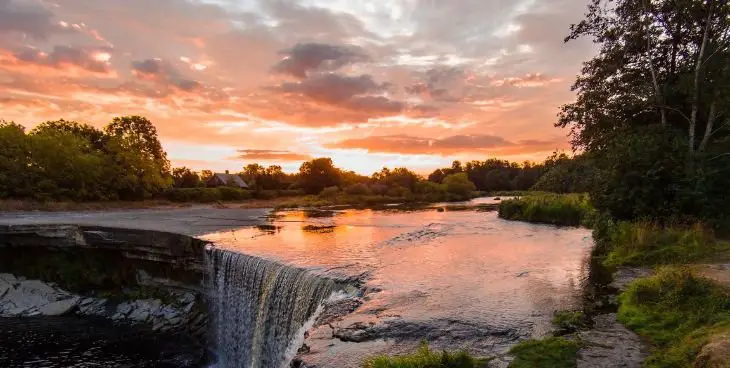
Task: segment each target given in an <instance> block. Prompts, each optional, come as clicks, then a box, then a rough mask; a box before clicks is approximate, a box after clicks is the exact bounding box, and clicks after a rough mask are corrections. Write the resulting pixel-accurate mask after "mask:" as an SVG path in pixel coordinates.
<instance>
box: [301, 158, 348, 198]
mask: <svg viewBox="0 0 730 368" xmlns="http://www.w3.org/2000/svg"><path fill="white" fill-rule="evenodd" d="M339 184H340V170H339V169H337V168H336V167H335V165H334V164H333V163H332V159H331V158H315V159H313V160H310V161H306V162H304V163H303V164H302V166H301V167H299V186H300V187H301V188H302V189H304V190H305V191H306V192H307V193H309V194H318V193H319V192H321V191H322V189H324V188H327V187H333V186H338V185H339Z"/></svg>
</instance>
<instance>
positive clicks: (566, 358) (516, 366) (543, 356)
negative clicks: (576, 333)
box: [509, 337, 579, 368]
mask: <svg viewBox="0 0 730 368" xmlns="http://www.w3.org/2000/svg"><path fill="white" fill-rule="evenodd" d="M578 348H579V344H578V342H576V341H574V340H569V339H566V338H563V337H549V338H545V339H541V340H526V341H522V342H521V343H519V344H517V345H515V346H514V347H513V348H512V349H510V351H509V353H510V355H513V356H514V357H515V359H514V360H513V361H512V362H511V363H510V365H509V368H542V367H550V368H571V367H575V366H576V357H577V354H578Z"/></svg>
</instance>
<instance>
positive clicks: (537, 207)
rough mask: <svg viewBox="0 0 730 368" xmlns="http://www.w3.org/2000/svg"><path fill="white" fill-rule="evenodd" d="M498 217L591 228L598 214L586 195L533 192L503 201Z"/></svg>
mask: <svg viewBox="0 0 730 368" xmlns="http://www.w3.org/2000/svg"><path fill="white" fill-rule="evenodd" d="M499 217H501V218H503V219H507V220H519V221H527V222H537V223H545V224H553V225H567V226H579V225H584V226H591V225H592V224H593V222H594V221H595V219H596V217H597V213H596V211H595V210H594V209H593V207H591V205H590V204H589V202H588V196H587V195H585V194H551V193H535V194H531V195H527V196H523V197H519V198H513V199H508V200H504V201H502V202H501V203H500V205H499Z"/></svg>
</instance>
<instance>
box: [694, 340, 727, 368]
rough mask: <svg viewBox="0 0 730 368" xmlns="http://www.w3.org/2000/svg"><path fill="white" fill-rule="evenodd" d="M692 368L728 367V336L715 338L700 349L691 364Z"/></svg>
mask: <svg viewBox="0 0 730 368" xmlns="http://www.w3.org/2000/svg"><path fill="white" fill-rule="evenodd" d="M692 367H694V368H725V367H730V334H723V335H720V336H715V337H712V338H711V339H710V342H709V343H707V344H706V345H705V346H703V347H702V350H700V353H699V354H697V358H696V359H695V361H694V364H692Z"/></svg>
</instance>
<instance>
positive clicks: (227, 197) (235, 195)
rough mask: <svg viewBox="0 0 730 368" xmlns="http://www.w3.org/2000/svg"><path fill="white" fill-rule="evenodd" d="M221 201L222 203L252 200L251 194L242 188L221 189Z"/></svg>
mask: <svg viewBox="0 0 730 368" xmlns="http://www.w3.org/2000/svg"><path fill="white" fill-rule="evenodd" d="M218 191H219V192H220V200H222V201H242V200H245V199H251V192H249V191H248V190H244V189H240V188H231V187H220V188H218Z"/></svg>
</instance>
